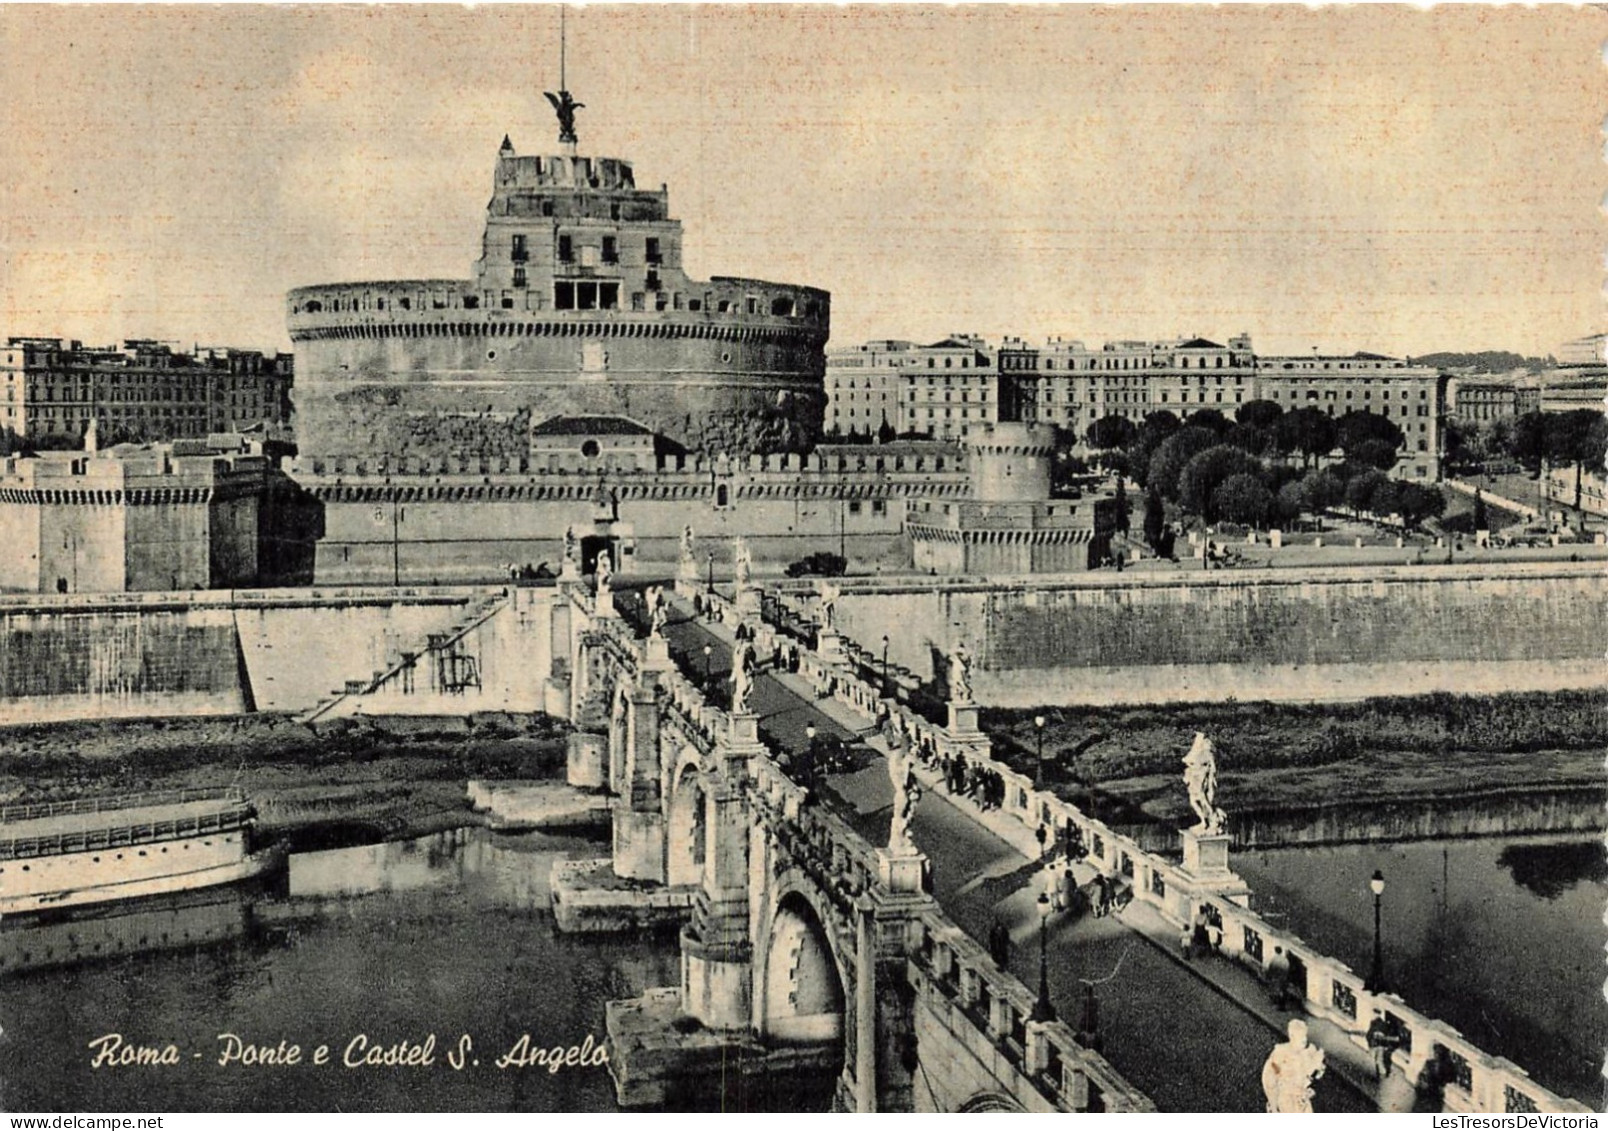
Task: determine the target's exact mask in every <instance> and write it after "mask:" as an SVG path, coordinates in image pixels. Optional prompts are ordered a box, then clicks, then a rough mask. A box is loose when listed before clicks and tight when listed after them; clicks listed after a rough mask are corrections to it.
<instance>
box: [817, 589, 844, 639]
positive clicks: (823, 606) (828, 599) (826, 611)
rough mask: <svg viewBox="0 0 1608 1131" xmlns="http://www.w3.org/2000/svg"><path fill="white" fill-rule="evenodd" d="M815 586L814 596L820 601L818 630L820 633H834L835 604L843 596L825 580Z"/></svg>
mask: <svg viewBox="0 0 1608 1131" xmlns="http://www.w3.org/2000/svg"><path fill="white" fill-rule="evenodd" d="M816 585H817V589H816V596H817V599H818V600H819V601H820V629H821V631H822V632H835V631H836V630H837V603H838V598H839V597H841V596H843V591H842V590H841V589H839V588H838V587H837V586H836V585H834V584H832V583H831V582H830V581H827V580H825V579H822V580H820V581H818V582H816Z"/></svg>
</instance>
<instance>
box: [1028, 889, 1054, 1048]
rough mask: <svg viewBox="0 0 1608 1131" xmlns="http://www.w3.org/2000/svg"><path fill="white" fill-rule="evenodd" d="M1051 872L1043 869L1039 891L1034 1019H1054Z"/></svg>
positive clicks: (1047, 1020)
mask: <svg viewBox="0 0 1608 1131" xmlns="http://www.w3.org/2000/svg"><path fill="white" fill-rule="evenodd" d="M1050 876H1051V872H1050V870H1049V869H1048V868H1046V869H1045V870H1044V884H1045V888H1044V890H1042V891H1040V892H1039V897H1038V911H1039V985H1038V1000H1037V1001H1035V1002H1034V1003H1033V1012H1032V1014H1031V1017H1032V1019H1033V1020H1034V1021H1042V1022H1049V1021H1054V1020H1055V1006H1054V1005H1052V1004H1051V1003H1050V949H1049V947H1050V942H1049V939H1050V892H1049V883H1050Z"/></svg>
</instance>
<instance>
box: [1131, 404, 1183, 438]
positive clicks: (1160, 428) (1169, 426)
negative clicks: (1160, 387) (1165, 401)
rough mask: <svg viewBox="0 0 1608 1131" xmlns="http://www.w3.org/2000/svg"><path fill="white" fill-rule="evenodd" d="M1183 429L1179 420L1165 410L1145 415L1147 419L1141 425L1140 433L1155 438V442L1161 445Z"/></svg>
mask: <svg viewBox="0 0 1608 1131" xmlns="http://www.w3.org/2000/svg"><path fill="white" fill-rule="evenodd" d="M1182 427H1183V425H1182V424H1180V423H1179V421H1178V418H1177V417H1176V416H1174V415H1173V414H1172V413H1170V412H1168V411H1167V410H1166V409H1164V408H1163V409H1158V410H1157V411H1155V412H1147V413H1145V419H1144V421H1143V422H1142V423H1141V424H1140V425H1139V432H1140V434H1141V435H1150V436H1154V437H1155V442H1156V443H1158V444H1159V443H1160V442H1161V441H1162V440H1165V439H1166V438H1167V437H1168V436H1171V435H1172V434H1173V433H1174V432H1176V431H1178V429H1180V428H1182Z"/></svg>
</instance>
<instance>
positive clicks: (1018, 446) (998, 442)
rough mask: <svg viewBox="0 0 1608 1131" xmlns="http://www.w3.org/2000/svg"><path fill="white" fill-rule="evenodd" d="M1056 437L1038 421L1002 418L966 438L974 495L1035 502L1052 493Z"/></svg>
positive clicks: (982, 498)
mask: <svg viewBox="0 0 1608 1131" xmlns="http://www.w3.org/2000/svg"><path fill="white" fill-rule="evenodd" d="M1054 454H1055V439H1054V436H1053V434H1052V432H1051V430H1050V429H1049V428H1046V427H1044V426H1042V425H1037V424H1018V423H1010V422H1004V421H1001V422H1000V423H997V424H993V425H990V426H989V427H986V428H977V429H973V431H972V433H971V434H970V435H969V436H967V438H966V460H967V463H968V464H969V465H970V468H971V479H972V497H973V498H975V499H976V500H977V501H978V502H984V503H1036V502H1043V501H1044V500H1046V499H1048V498H1049V497H1050V459H1051V457H1052V456H1053V455H1054Z"/></svg>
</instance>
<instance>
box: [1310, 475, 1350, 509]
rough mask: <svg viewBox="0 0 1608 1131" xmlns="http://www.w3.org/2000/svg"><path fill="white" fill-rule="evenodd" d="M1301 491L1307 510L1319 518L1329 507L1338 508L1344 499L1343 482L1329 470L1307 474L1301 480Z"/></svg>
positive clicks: (1344, 484) (1344, 487)
mask: <svg viewBox="0 0 1608 1131" xmlns="http://www.w3.org/2000/svg"><path fill="white" fill-rule="evenodd" d="M1301 490H1302V493H1304V494H1305V495H1306V500H1307V507H1308V509H1310V510H1311V511H1312V512H1313V513H1314V514H1317V515H1319V516H1322V514H1323V512H1324V511H1326V510H1328V509H1329V508H1330V507H1334V506H1339V505H1340V502H1341V500H1343V499H1344V498H1345V497H1346V483H1345V480H1343V479H1341V478H1340V476H1339V475H1337V474H1335V472H1334V471H1333V470H1331V469H1329V468H1323V469H1322V470H1320V471H1309V472H1307V474H1306V478H1305V479H1303V480H1301Z"/></svg>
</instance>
